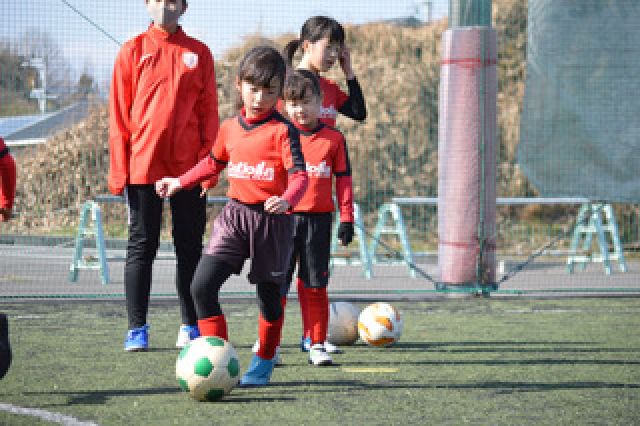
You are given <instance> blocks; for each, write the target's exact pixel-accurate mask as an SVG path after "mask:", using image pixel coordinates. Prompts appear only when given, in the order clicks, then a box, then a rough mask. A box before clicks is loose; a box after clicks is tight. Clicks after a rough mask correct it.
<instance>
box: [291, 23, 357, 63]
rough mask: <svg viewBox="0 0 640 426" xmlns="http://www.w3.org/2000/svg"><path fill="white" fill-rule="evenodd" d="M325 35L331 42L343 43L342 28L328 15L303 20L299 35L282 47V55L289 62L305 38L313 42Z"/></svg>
mask: <svg viewBox="0 0 640 426" xmlns="http://www.w3.org/2000/svg"><path fill="white" fill-rule="evenodd" d="M325 37H328V38H329V42H331V43H339V44H340V45H343V44H344V38H345V35H344V28H343V27H342V25H340V23H339V22H338V21H336V20H335V19H333V18H329V17H328V16H313V17H311V18H309V19H307V20H306V21H305V23H304V24H303V25H302V29H301V30H300V37H299V38H297V39H295V40H291V41H290V42H289V43H287V45H286V46H285V47H284V50H283V52H284V56H285V57H286V58H287V61H288V62H289V64H291V62H292V61H293V55H295V53H296V50H298V48H299V47H300V46H301V45H302V42H303V41H305V40H308V41H310V42H311V43H315V42H316V41H318V40H321V39H323V38H325Z"/></svg>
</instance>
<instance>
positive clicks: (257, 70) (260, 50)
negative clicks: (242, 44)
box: [236, 46, 287, 107]
mask: <svg viewBox="0 0 640 426" xmlns="http://www.w3.org/2000/svg"><path fill="white" fill-rule="evenodd" d="M286 73H287V65H286V64H285V62H284V58H283V57H282V55H281V54H280V52H278V51H277V50H276V49H274V48H273V47H269V46H256V47H254V48H252V49H251V50H249V51H248V52H247V53H246V54H245V55H244V57H243V58H242V59H241V60H240V64H239V65H238V73H237V74H236V75H237V77H238V79H239V80H240V81H246V82H249V83H251V84H255V85H256V86H260V87H269V86H271V84H272V83H273V80H274V78H275V79H276V81H277V82H278V83H279V84H278V86H279V90H282V86H284V79H285V75H286ZM236 106H238V107H242V97H241V96H240V97H239V99H238V102H237V105H236Z"/></svg>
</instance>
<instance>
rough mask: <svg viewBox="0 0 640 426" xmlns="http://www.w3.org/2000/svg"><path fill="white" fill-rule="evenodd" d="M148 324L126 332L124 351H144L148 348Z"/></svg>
mask: <svg viewBox="0 0 640 426" xmlns="http://www.w3.org/2000/svg"><path fill="white" fill-rule="evenodd" d="M148 330H149V324H145V325H143V326H142V327H138V328H133V329H131V330H129V331H127V337H125V339H124V350H125V351H127V352H139V351H146V350H147V349H148V348H149V332H148Z"/></svg>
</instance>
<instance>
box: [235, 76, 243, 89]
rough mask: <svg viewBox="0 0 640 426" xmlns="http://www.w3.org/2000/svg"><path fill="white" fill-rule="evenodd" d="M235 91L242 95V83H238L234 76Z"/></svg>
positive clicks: (238, 78)
mask: <svg viewBox="0 0 640 426" xmlns="http://www.w3.org/2000/svg"><path fill="white" fill-rule="evenodd" d="M235 83H236V89H237V90H238V92H240V93H242V82H241V81H240V77H238V76H236V81H235Z"/></svg>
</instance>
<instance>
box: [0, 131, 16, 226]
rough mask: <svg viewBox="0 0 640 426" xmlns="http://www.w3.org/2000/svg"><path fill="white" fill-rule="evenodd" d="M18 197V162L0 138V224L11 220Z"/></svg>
mask: <svg viewBox="0 0 640 426" xmlns="http://www.w3.org/2000/svg"><path fill="white" fill-rule="evenodd" d="M15 196H16V162H15V161H14V160H13V157H12V156H11V153H10V152H9V148H8V147H7V145H6V144H5V143H4V139H2V138H1V137H0V222H7V221H8V220H9V219H11V213H12V211H13V199H14V198H15Z"/></svg>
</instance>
